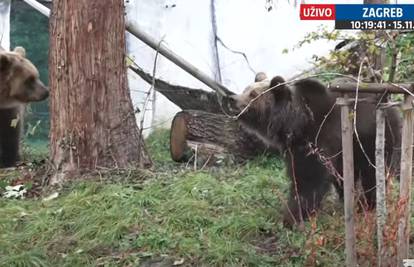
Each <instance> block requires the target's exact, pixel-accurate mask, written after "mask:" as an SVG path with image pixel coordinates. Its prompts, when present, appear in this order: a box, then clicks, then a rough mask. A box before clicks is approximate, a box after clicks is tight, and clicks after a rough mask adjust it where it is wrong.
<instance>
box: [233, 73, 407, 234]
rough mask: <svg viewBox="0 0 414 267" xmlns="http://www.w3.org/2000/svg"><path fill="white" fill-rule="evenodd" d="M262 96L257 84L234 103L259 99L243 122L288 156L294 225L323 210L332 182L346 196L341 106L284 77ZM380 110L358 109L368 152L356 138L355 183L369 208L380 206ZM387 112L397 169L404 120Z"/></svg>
mask: <svg viewBox="0 0 414 267" xmlns="http://www.w3.org/2000/svg"><path fill="white" fill-rule="evenodd" d="M261 92H263V91H262V89H257V86H256V87H255V86H251V87H250V89H249V87H248V89H246V91H245V92H244V93H243V94H241V95H238V96H234V97H233V99H234V100H235V102H236V103H235V105H236V106H237V107H238V108H239V109H241V110H242V109H244V108H245V107H246V106H247V105H248V103H249V102H250V101H251V100H252V99H253V98H255V99H256V101H254V102H253V103H250V106H249V108H248V109H247V110H246V112H244V113H243V114H241V115H240V116H239V120H240V122H241V124H242V126H243V127H245V128H248V129H250V132H253V133H255V134H256V135H257V136H258V137H260V138H261V139H262V140H264V141H265V142H266V143H267V144H268V145H272V146H273V147H277V148H278V149H279V150H280V152H281V153H282V154H283V155H284V159H285V164H286V167H287V172H288V176H289V177H290V179H291V190H290V198H289V202H288V207H287V209H286V211H285V213H284V223H285V224H287V225H290V226H291V225H293V224H294V223H295V222H299V221H300V219H301V218H303V219H306V218H307V217H308V216H309V215H310V214H312V213H313V212H315V211H316V210H317V209H318V208H319V206H320V203H321V201H322V199H323V197H324V195H325V194H326V193H327V191H328V190H329V189H330V187H331V185H332V183H333V184H334V185H335V187H336V189H337V191H338V193H339V194H340V196H341V195H342V194H343V191H342V182H341V176H342V154H341V151H342V141H341V116H340V107H339V106H338V105H336V104H335V103H336V98H337V96H338V95H336V94H334V93H333V92H330V91H329V90H328V89H327V88H326V87H325V86H324V85H323V84H321V83H320V82H318V81H317V80H314V79H304V80H300V81H297V82H295V83H293V84H292V85H287V84H285V81H284V79H283V78H282V77H279V76H277V77H274V78H273V79H272V80H271V82H270V89H269V91H268V92H267V93H265V94H264V95H262V96H261V97H259V98H257V95H258V94H259V93H261ZM361 95H363V94H361ZM364 97H365V96H364ZM375 109H376V103H375V102H369V101H367V102H359V103H358V105H357V110H356V128H357V131H358V135H359V138H360V140H361V144H362V146H363V148H364V151H365V153H364V152H363V151H362V150H361V148H360V145H359V143H358V142H357V140H356V138H354V166H355V179H356V180H360V181H361V185H362V187H363V190H364V195H365V199H366V203H367V205H368V206H369V207H374V206H375V194H376V193H375V185H376V183H375V182H376V180H375V168H374V167H373V166H372V165H371V164H370V162H371V163H374V164H375V133H376V123H375ZM385 114H386V120H387V124H386V125H387V127H386V132H385V137H386V145H385V146H386V147H385V152H386V161H387V165H388V167H389V168H393V169H394V170H395V168H397V167H398V164H397V162H396V161H394V160H393V159H394V158H393V157H392V154H393V152H394V150H395V149H396V150H398V149H399V148H400V142H401V140H400V138H401V133H400V131H401V129H400V128H401V119H400V116H399V113H398V110H396V109H395V108H389V109H386V111H385ZM365 154H366V155H365ZM367 158H368V159H369V160H368V159H367Z"/></svg>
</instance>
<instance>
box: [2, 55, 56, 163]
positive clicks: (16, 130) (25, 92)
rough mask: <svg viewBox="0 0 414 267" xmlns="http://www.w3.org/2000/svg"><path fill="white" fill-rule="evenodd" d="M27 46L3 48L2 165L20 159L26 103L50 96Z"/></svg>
mask: <svg viewBox="0 0 414 267" xmlns="http://www.w3.org/2000/svg"><path fill="white" fill-rule="evenodd" d="M25 54H26V52H25V50H24V48H22V47H16V48H15V50H14V51H13V52H7V51H0V79H1V85H0V167H10V166H13V165H15V164H16V162H17V161H18V160H19V144H20V135H21V133H20V132H21V128H22V127H23V123H22V121H23V113H24V108H25V105H26V104H27V103H29V102H33V101H41V100H44V99H46V98H47V97H48V96H49V91H48V89H47V88H46V87H45V86H44V85H43V83H42V82H41V81H40V79H39V72H38V70H37V68H36V67H35V66H34V65H33V64H32V63H31V62H30V61H29V60H28V59H27V58H26V57H25Z"/></svg>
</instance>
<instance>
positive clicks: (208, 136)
mask: <svg viewBox="0 0 414 267" xmlns="http://www.w3.org/2000/svg"><path fill="white" fill-rule="evenodd" d="M194 147H197V148H201V149H200V150H199V149H197V150H198V151H199V152H200V153H201V154H204V155H203V156H205V157H207V158H209V157H210V156H213V155H214V154H216V155H217V154H220V155H223V154H231V155H233V156H234V159H235V160H236V161H243V160H246V159H251V158H254V157H256V156H257V155H260V154H264V153H266V152H273V153H277V152H276V150H275V149H274V148H269V147H266V146H265V145H264V143H263V142H262V141H261V140H259V139H258V138H257V137H256V136H255V135H253V134H250V133H248V132H247V131H245V129H244V128H243V127H242V126H241V125H240V124H239V123H238V122H237V121H236V120H234V119H231V118H229V117H227V116H225V115H220V114H213V113H208V112H203V111H199V110H186V111H182V112H179V113H177V115H175V117H174V120H173V122H172V126H171V138H170V148H171V157H172V158H173V160H175V161H187V160H189V159H190V158H191V157H192V156H193V151H194ZM206 154H207V155H206Z"/></svg>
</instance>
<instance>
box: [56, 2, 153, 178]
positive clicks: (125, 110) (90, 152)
mask: <svg viewBox="0 0 414 267" xmlns="http://www.w3.org/2000/svg"><path fill="white" fill-rule="evenodd" d="M124 52H125V21H124V2H123V0H107V1H90V0H76V1H72V0H55V1H54V2H53V7H52V14H51V20H50V55H49V66H50V67H49V68H50V72H49V75H50V76H49V77H50V87H51V99H50V100H51V103H50V112H51V133H50V139H51V140H50V146H51V148H50V149H51V151H50V157H51V161H52V164H53V165H54V167H55V169H56V171H57V173H58V174H64V175H63V176H61V175H58V176H55V177H57V178H59V177H65V176H67V177H71V176H70V175H65V174H68V173H70V174H73V173H79V172H82V171H87V170H94V169H96V168H100V167H103V168H123V167H128V166H140V167H146V166H149V165H150V164H151V161H150V159H149V157H148V155H147V153H146V152H145V148H144V143H143V138H142V136H141V134H140V131H139V129H138V127H137V124H136V119H135V114H134V111H133V106H132V102H131V99H130V95H129V91H128V86H127V79H126V66H125V63H124ZM55 182H56V181H55Z"/></svg>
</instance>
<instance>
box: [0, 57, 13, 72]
mask: <svg viewBox="0 0 414 267" xmlns="http://www.w3.org/2000/svg"><path fill="white" fill-rule="evenodd" d="M10 65H11V60H10V58H9V57H8V56H7V55H5V54H0V71H1V72H3V73H4V72H7V70H8V69H9V68H10Z"/></svg>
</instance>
